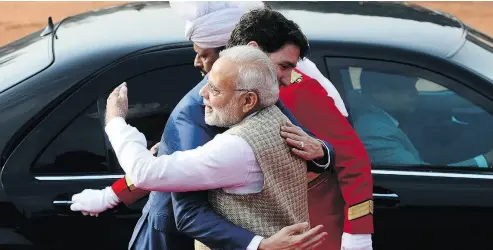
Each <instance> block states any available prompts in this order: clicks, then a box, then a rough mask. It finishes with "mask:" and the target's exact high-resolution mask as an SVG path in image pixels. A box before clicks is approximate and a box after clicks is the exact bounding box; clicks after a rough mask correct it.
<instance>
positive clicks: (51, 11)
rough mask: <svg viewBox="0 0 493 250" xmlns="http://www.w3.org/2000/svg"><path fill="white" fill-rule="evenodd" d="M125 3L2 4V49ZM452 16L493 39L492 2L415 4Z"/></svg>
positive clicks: (0, 25)
mask: <svg viewBox="0 0 493 250" xmlns="http://www.w3.org/2000/svg"><path fill="white" fill-rule="evenodd" d="M121 3H126V2H89V1H87V2H3V1H2V2H0V34H1V35H0V47H1V46H3V45H6V44H8V43H10V42H12V41H15V40H17V39H19V38H21V37H23V36H25V35H28V34H30V33H32V32H34V31H37V30H39V29H42V28H44V27H45V26H46V22H47V20H48V16H52V17H53V22H55V23H56V22H58V21H60V20H61V19H62V18H64V17H67V16H71V15H76V14H79V13H82V12H86V11H90V10H93V9H99V8H104V7H107V6H114V5H119V4H121ZM414 3H416V4H421V5H423V6H426V7H430V8H433V9H436V10H439V11H442V12H447V13H449V14H452V15H454V16H456V17H458V18H459V19H461V20H462V21H463V22H465V23H467V24H469V25H470V26H473V27H475V28H476V29H478V30H480V31H482V32H484V33H486V34H488V35H489V36H492V37H493V2H414Z"/></svg>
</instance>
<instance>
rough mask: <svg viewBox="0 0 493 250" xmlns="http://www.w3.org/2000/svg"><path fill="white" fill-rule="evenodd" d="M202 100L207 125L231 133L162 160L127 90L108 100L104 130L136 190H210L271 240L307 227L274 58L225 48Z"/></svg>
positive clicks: (299, 168) (301, 172)
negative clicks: (135, 116)
mask: <svg viewBox="0 0 493 250" xmlns="http://www.w3.org/2000/svg"><path fill="white" fill-rule="evenodd" d="M200 95H201V96H202V97H203V99H204V104H205V121H206V123H207V124H208V125H211V126H218V127H228V128H229V129H228V130H227V131H226V132H225V133H223V134H219V135H217V136H216V137H215V138H214V139H213V140H211V141H210V142H208V143H206V144H205V145H203V146H202V147H199V148H197V149H194V150H189V151H181V152H175V153H173V154H171V155H162V156H160V157H155V156H153V155H152V153H151V152H150V151H149V150H147V148H146V145H147V144H146V140H145V136H144V135H143V134H142V133H140V132H139V131H137V129H135V128H133V127H131V126H130V125H128V124H126V122H125V120H124V118H125V116H126V112H127V110H128V99H127V87H126V85H125V84H122V85H121V86H120V87H118V88H116V89H115V90H114V91H113V93H112V94H111V95H110V96H109V98H108V101H107V114H106V122H107V124H106V127H105V130H106V133H107V134H108V138H109V140H110V142H111V144H112V146H113V148H114V150H115V153H116V156H117V158H118V161H119V162H120V165H121V167H122V169H123V170H124V171H125V173H126V174H127V175H128V176H129V177H130V178H131V179H132V180H133V184H134V185H135V187H137V188H140V189H145V190H155V191H163V192H186V191H196V190H212V191H211V192H210V202H211V204H212V206H213V207H214V209H215V210H216V211H217V212H218V213H220V214H221V215H223V216H224V217H226V218H227V219H229V220H230V221H231V222H233V223H235V224H237V225H239V226H241V227H243V228H245V229H248V230H250V231H252V232H254V233H255V234H257V235H258V236H261V237H265V238H267V237H270V236H272V235H273V234H275V233H276V232H278V231H280V230H281V229H283V228H284V227H287V226H290V225H293V224H296V223H301V222H308V221H309V219H308V203H307V185H306V182H307V180H306V162H305V160H303V159H301V158H298V157H297V156H295V155H293V154H292V153H291V148H290V147H289V146H288V145H287V144H286V142H285V140H284V139H283V138H282V137H281V135H280V133H279V129H280V127H281V126H282V125H284V124H286V123H288V122H289V120H288V118H287V117H286V116H285V115H284V114H282V112H281V111H280V110H279V109H278V108H277V107H276V106H275V105H274V104H275V103H276V101H277V100H278V98H279V86H278V82H277V73H276V69H275V67H274V65H273V63H272V61H271V60H270V58H269V57H268V56H267V55H266V54H265V53H263V52H262V51H260V50H259V49H257V48H255V47H252V46H237V47H233V48H230V49H227V50H224V51H223V52H221V54H220V58H219V59H218V60H217V61H216V63H215V64H214V66H213V67H212V69H211V71H210V74H209V78H208V84H207V85H205V86H204V87H203V88H202V89H201V90H200ZM197 177H199V178H197ZM190 179H194V181H193V182H189V180H190ZM325 236H326V234H319V235H317V236H315V237H314V238H313V239H312V240H310V241H307V242H306V243H307V245H304V246H301V248H300V249H307V248H308V247H316V246H317V245H318V244H320V243H321V242H322V241H323V239H324V238H325Z"/></svg>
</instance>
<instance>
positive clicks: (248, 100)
mask: <svg viewBox="0 0 493 250" xmlns="http://www.w3.org/2000/svg"><path fill="white" fill-rule="evenodd" d="M257 104H258V96H257V94H256V93H255V92H248V93H246V95H245V99H244V105H243V112H245V113H246V112H248V111H250V110H252V109H254V108H255V107H256V106H257Z"/></svg>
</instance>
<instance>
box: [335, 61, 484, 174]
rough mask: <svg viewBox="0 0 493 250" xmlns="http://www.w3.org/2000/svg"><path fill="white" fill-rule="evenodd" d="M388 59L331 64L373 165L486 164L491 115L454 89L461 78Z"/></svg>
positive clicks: (473, 165) (453, 165)
mask: <svg viewBox="0 0 493 250" xmlns="http://www.w3.org/2000/svg"><path fill="white" fill-rule="evenodd" d="M363 65H371V64H363ZM384 65H385V64H383V65H380V66H378V67H372V66H361V67H359V66H356V65H354V66H351V67H339V68H337V69H335V68H334V69H333V70H332V72H334V71H335V72H337V74H338V75H336V78H338V79H341V81H342V83H343V86H344V91H345V94H346V104H347V106H348V107H349V111H350V117H351V120H352V123H353V126H354V128H355V130H356V132H357V133H358V135H359V136H360V138H361V140H362V142H363V143H364V145H365V148H366V149H367V151H368V153H369V155H370V159H371V161H372V163H373V164H374V165H377V166H403V165H406V166H409V165H411V166H420V165H426V166H428V165H434V166H448V167H457V166H461V167H475V168H477V167H481V168H486V167H488V163H487V162H486V159H490V157H488V156H486V157H485V156H484V155H485V154H486V155H489V154H491V152H490V151H492V149H493V140H492V139H493V129H492V125H493V118H492V116H491V115H490V114H489V113H488V112H486V111H485V110H484V109H483V108H481V107H479V106H478V105H476V104H474V103H473V102H471V101H469V100H468V99H465V98H463V97H462V96H461V95H459V94H458V93H457V92H455V91H454V90H452V89H451V88H452V87H453V86H454V85H455V86H458V85H459V83H457V82H451V81H449V80H447V83H446V84H445V85H444V82H440V81H437V80H436V79H439V78H434V77H428V75H429V73H426V72H423V71H420V70H418V69H413V70H407V69H400V70H399V68H398V67H395V65H394V66H393V67H392V69H391V70H387V69H386V68H385V66H384ZM335 72H334V73H335ZM331 74H332V73H331ZM445 86H447V87H445ZM469 96H471V95H469Z"/></svg>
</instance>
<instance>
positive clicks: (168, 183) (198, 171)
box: [105, 117, 253, 192]
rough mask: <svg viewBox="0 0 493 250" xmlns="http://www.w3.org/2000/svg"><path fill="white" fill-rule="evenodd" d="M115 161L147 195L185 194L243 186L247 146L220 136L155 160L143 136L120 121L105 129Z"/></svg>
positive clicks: (240, 141)
mask: <svg viewBox="0 0 493 250" xmlns="http://www.w3.org/2000/svg"><path fill="white" fill-rule="evenodd" d="M105 131H106V133H107V135H108V138H109V140H110V142H111V145H112V146H113V149H114V150H115V154H116V157H117V158H118V161H119V163H120V166H121V167H122V169H123V170H124V171H125V173H126V174H127V175H128V176H129V177H130V178H131V179H132V181H133V184H134V185H135V187H137V188H140V189H145V190H150V191H162V192H185V191H197V190H207V189H215V188H226V187H238V186H242V185H245V184H246V182H247V176H248V173H249V166H245V162H244V161H243V160H244V158H245V155H244V154H245V153H253V151H252V150H251V148H250V146H249V145H248V143H247V142H246V141H245V140H243V139H242V138H240V137H238V136H234V135H228V134H220V135H217V136H216V137H215V138H214V139H213V140H211V141H209V142H208V143H206V144H205V145H203V146H201V147H198V148H196V149H193V150H188V151H177V152H175V153H173V154H171V155H162V156H160V157H155V156H153V155H152V154H151V152H150V151H149V150H148V149H147V148H146V145H147V142H146V139H145V136H144V135H143V134H142V133H140V132H139V131H138V130H137V129H136V128H134V127H132V126H130V125H128V124H127V123H126V122H125V120H124V119H123V118H121V117H118V118H114V119H112V120H111V121H110V122H109V123H108V124H107V125H106V127H105Z"/></svg>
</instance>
